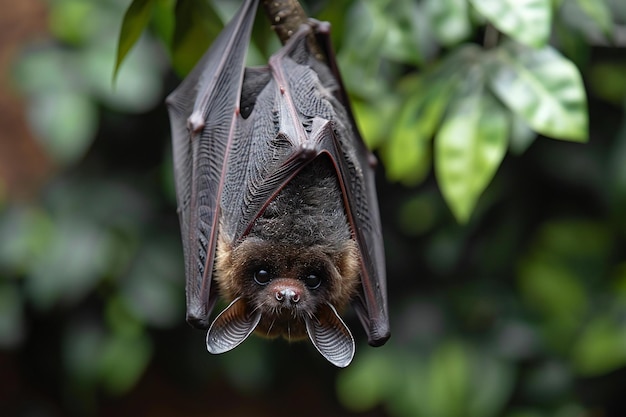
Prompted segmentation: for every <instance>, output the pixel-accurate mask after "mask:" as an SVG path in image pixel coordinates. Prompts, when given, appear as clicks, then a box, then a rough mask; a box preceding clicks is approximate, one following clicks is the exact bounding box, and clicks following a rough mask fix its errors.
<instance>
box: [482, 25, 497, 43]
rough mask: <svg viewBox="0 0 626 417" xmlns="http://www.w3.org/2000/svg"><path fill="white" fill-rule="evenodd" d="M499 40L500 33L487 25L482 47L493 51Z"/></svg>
mask: <svg viewBox="0 0 626 417" xmlns="http://www.w3.org/2000/svg"><path fill="white" fill-rule="evenodd" d="M499 40H500V32H499V31H498V29H496V28H495V26H493V25H492V24H490V23H489V24H487V27H486V28H485V36H484V37H483V46H484V47H485V48H486V49H493V48H495V47H496V46H497V45H498V41H499Z"/></svg>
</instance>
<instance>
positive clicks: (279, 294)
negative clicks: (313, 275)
mask: <svg viewBox="0 0 626 417" xmlns="http://www.w3.org/2000/svg"><path fill="white" fill-rule="evenodd" d="M275 296H276V300H278V301H280V302H281V303H282V302H283V301H284V300H287V302H290V303H293V304H296V303H297V302H298V301H300V293H298V292H297V291H295V290H294V289H293V288H283V289H281V290H278V291H276V294H275Z"/></svg>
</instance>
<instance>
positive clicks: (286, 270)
mask: <svg viewBox="0 0 626 417" xmlns="http://www.w3.org/2000/svg"><path fill="white" fill-rule="evenodd" d="M359 270H360V260H359V256H358V250H357V246H356V243H355V242H354V241H353V240H352V239H348V240H346V241H345V242H342V244H340V245H336V244H335V245H332V246H330V245H329V246H325V245H313V246H311V247H302V246H297V245H288V244H277V243H272V242H267V241H263V240H261V239H257V238H250V239H246V240H244V241H243V242H242V243H241V244H239V245H238V246H237V247H236V248H233V249H231V248H228V247H227V246H226V244H225V243H224V242H220V244H219V245H218V253H217V258H216V282H217V284H218V286H219V287H220V290H221V292H222V294H223V295H224V296H226V297H228V298H229V299H234V301H233V302H232V303H231V304H230V305H229V306H228V307H227V308H226V309H225V310H224V311H223V312H222V313H221V314H220V315H219V316H218V317H217V318H216V319H215V321H214V322H213V324H212V326H211V329H210V330H209V334H208V336H207V346H208V348H209V350H210V351H213V352H214V353H219V352H223V351H227V350H230V349H232V348H234V347H235V346H237V345H238V344H239V343H241V342H242V341H243V340H244V339H245V338H246V337H247V336H248V335H249V334H250V333H252V332H253V331H256V332H257V333H258V334H260V335H263V336H267V337H279V336H282V337H284V338H286V339H288V340H298V339H302V338H306V337H307V336H308V337H309V338H310V339H311V341H312V342H313V344H314V345H315V347H316V348H317V349H318V350H319V351H320V353H322V355H324V356H325V357H326V358H327V359H328V360H330V361H331V362H333V363H334V364H335V365H338V366H346V365H347V364H348V363H349V362H350V360H351V359H352V355H353V352H354V341H353V339H352V335H351V334H350V331H349V330H348V328H347V327H346V326H345V324H344V323H343V321H342V320H341V318H340V317H339V315H338V314H337V310H336V307H337V308H340V309H341V308H343V307H344V306H345V305H346V304H347V302H348V301H349V300H350V299H351V298H352V296H353V295H354V292H355V289H356V287H357V285H358V283H359Z"/></svg>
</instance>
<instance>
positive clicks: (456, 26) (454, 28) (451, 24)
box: [426, 0, 472, 46]
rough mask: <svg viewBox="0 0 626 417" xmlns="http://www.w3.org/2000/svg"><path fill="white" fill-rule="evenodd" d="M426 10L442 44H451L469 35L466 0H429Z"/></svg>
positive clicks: (469, 25)
mask: <svg viewBox="0 0 626 417" xmlns="http://www.w3.org/2000/svg"><path fill="white" fill-rule="evenodd" d="M426 11H427V13H428V16H429V17H430V19H429V20H430V21H431V22H432V25H433V29H434V32H435V36H436V37H437V39H439V41H440V42H441V43H442V44H444V45H446V46H453V45H456V44H458V43H459V42H461V41H463V40H464V39H467V38H468V37H469V35H470V32H471V29H472V27H471V24H470V20H469V12H468V7H467V1H466V0H429V1H428V2H427V3H426Z"/></svg>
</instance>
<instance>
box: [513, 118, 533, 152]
mask: <svg viewBox="0 0 626 417" xmlns="http://www.w3.org/2000/svg"><path fill="white" fill-rule="evenodd" d="M535 139H537V133H536V132H535V131H534V130H532V129H531V128H530V126H528V123H526V122H525V121H524V120H523V119H522V118H521V117H519V116H518V115H515V114H514V115H512V121H511V136H510V140H509V149H510V150H511V152H512V153H513V154H515V155H521V154H523V153H524V152H526V150H527V149H528V148H529V147H530V145H532V144H533V142H534V141H535Z"/></svg>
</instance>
